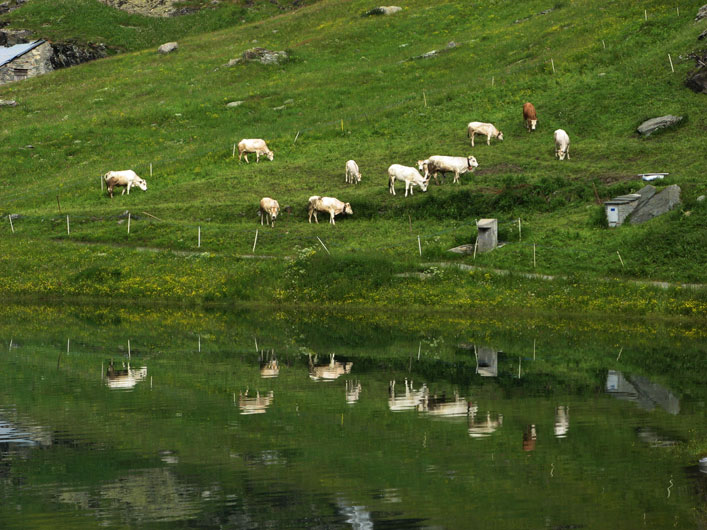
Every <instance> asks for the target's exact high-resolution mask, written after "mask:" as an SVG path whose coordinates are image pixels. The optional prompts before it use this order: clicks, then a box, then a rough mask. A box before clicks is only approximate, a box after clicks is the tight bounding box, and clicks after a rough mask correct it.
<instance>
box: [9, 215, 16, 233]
mask: <svg viewBox="0 0 707 530" xmlns="http://www.w3.org/2000/svg"><path fill="white" fill-rule="evenodd" d="M7 218H8V219H9V220H10V230H12V233H13V234H14V233H15V227H14V226H12V214H10V213H9V214H7Z"/></svg>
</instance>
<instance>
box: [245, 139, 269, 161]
mask: <svg viewBox="0 0 707 530" xmlns="http://www.w3.org/2000/svg"><path fill="white" fill-rule="evenodd" d="M248 153H255V161H256V163H257V162H259V161H260V155H266V156H267V157H268V160H272V159H273V152H272V151H271V150H270V149H268V146H267V144H266V143H265V140H261V139H260V138H244V139H243V140H241V141H240V142H238V160H239V161H240V160H241V157H243V156H245V161H246V163H248V164H250V162H248Z"/></svg>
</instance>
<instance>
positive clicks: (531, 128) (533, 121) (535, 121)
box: [529, 120, 538, 131]
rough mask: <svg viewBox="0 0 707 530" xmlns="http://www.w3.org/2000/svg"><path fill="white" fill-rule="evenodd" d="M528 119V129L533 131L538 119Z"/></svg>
mask: <svg viewBox="0 0 707 530" xmlns="http://www.w3.org/2000/svg"><path fill="white" fill-rule="evenodd" d="M529 121H530V130H531V131H534V130H535V126H536V125H537V124H538V120H529Z"/></svg>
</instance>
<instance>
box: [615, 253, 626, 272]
mask: <svg viewBox="0 0 707 530" xmlns="http://www.w3.org/2000/svg"><path fill="white" fill-rule="evenodd" d="M616 255H617V256H618V257H619V261H620V262H621V267H622V268H624V267H625V265H624V260H623V259H621V254H619V251H618V250H617V251H616Z"/></svg>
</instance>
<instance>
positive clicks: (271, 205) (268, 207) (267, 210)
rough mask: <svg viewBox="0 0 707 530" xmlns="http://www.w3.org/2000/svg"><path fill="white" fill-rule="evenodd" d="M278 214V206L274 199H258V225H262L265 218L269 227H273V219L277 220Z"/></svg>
mask: <svg viewBox="0 0 707 530" xmlns="http://www.w3.org/2000/svg"><path fill="white" fill-rule="evenodd" d="M279 213H280V205H279V204H278V202H277V201H276V200H275V199H271V198H270V197H263V198H262V199H260V209H259V210H258V215H259V216H260V225H261V226H262V225H263V218H265V216H267V223H266V224H269V225H270V226H271V227H274V226H275V219H277V214H279Z"/></svg>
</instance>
